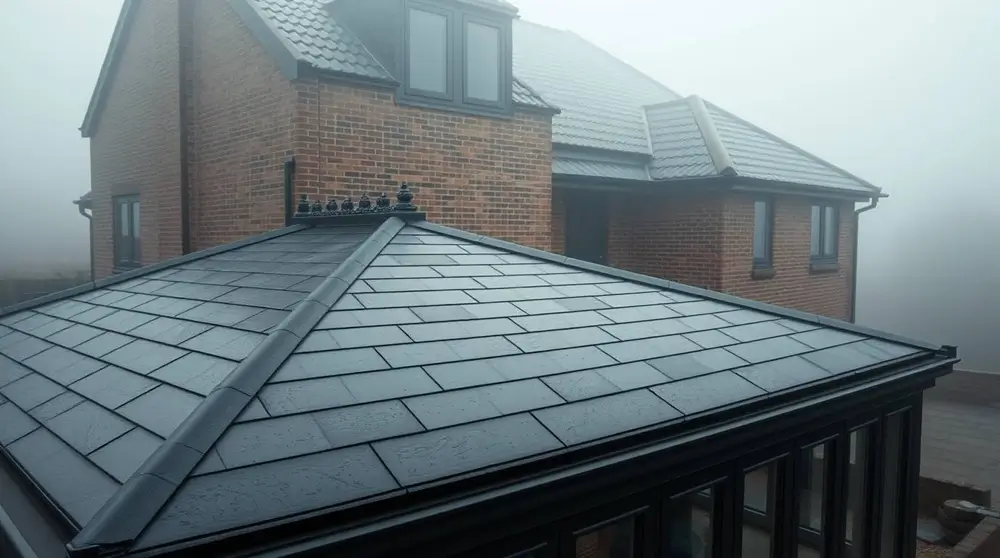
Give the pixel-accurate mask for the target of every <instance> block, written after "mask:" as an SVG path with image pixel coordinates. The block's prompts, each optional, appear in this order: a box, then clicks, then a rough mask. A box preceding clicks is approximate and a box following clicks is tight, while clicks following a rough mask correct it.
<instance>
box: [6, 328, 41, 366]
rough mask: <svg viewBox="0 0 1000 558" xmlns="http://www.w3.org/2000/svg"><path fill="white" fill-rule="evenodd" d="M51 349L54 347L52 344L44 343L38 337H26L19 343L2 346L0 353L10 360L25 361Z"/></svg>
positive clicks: (8, 337) (7, 337)
mask: <svg viewBox="0 0 1000 558" xmlns="http://www.w3.org/2000/svg"><path fill="white" fill-rule="evenodd" d="M12 337H14V334H10V335H8V336H6V337H4V339H10V338H12ZM50 347H52V343H49V342H47V341H42V340H41V339H39V338H37V337H24V338H23V339H19V340H18V341H17V342H13V343H10V344H5V345H4V346H0V353H3V354H4V355H7V356H8V357H9V358H12V359H14V360H25V359H28V358H31V357H33V356H35V355H37V354H38V353H40V352H42V351H44V350H46V349H48V348H50Z"/></svg>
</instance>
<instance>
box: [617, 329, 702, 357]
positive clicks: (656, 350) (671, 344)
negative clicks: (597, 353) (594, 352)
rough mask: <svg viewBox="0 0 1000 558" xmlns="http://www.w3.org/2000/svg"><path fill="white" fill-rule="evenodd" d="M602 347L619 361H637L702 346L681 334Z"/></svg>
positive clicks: (683, 351) (686, 351)
mask: <svg viewBox="0 0 1000 558" xmlns="http://www.w3.org/2000/svg"><path fill="white" fill-rule="evenodd" d="M600 349H601V350H602V351H604V352H605V353H608V354H609V355H611V357H612V358H614V359H615V360H617V361H618V362H635V361H637V360H648V359H652V358H659V357H664V356H670V355H676V354H680V353H688V352H691V351H697V350H700V349H701V347H699V346H698V345H695V344H694V343H693V342H691V341H688V340H687V339H685V338H684V337H683V336H681V335H670V336H666V337H653V338H650V339H639V340H638V341H623V342H621V343H611V344H608V345H601V346H600Z"/></svg>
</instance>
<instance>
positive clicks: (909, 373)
mask: <svg viewBox="0 0 1000 558" xmlns="http://www.w3.org/2000/svg"><path fill="white" fill-rule="evenodd" d="M955 362H957V359H947V360H942V359H936V360H934V361H931V362H926V361H923V362H921V363H918V364H915V365H914V366H909V367H907V368H905V369H903V370H900V371H899V372H898V373H895V374H891V375H887V376H884V377H881V378H876V379H873V380H872V381H869V382H865V383H860V384H853V385H850V386H847V387H846V388H844V389H839V390H837V391H834V392H831V393H827V394H823V395H821V396H819V397H818V398H813V399H808V400H796V401H791V402H789V403H788V404H785V405H781V406H779V407H776V408H771V409H768V410H765V411H763V412H761V413H751V414H742V415H740V416H736V417H734V419H733V420H732V421H725V422H723V423H721V424H715V425H710V426H708V427H707V428H703V429H698V430H696V431H694V432H688V433H686V434H682V435H680V436H669V437H668V438H667V439H661V440H659V441H656V442H653V443H652V444H642V445H640V446H639V447H633V448H630V449H625V450H623V451H620V452H617V453H613V454H611V455H607V456H605V457H601V458H598V459H590V460H587V461H586V462H583V463H577V464H572V465H569V466H567V467H564V468H560V469H558V470H555V471H552V472H549V473H546V474H543V475H541V476H529V477H527V478H523V479H521V480H518V481H515V482H513V483H510V484H503V485H501V486H493V487H488V488H486V489H485V490H483V489H478V490H474V491H471V492H472V493H470V494H467V495H464V496H460V497H458V498H455V499H449V500H446V501H443V502H440V503H435V504H432V505H431V506H428V507H421V508H419V509H416V510H413V511H410V512H406V513H403V514H399V515H393V516H390V517H387V518H386V519H384V520H381V521H380V522H378V523H377V524H375V525H372V524H364V525H360V526H357V527H351V528H348V529H347V530H344V531H339V532H335V533H331V534H321V535H319V536H315V537H313V538H307V539H305V540H302V537H301V536H300V537H298V540H297V541H293V542H292V543H291V544H289V545H287V546H281V547H279V548H270V549H269V550H270V552H269V553H268V554H267V555H268V556H269V557H271V558H281V557H292V556H302V555H306V554H310V555H311V554H312V553H315V552H317V551H319V550H322V549H323V548H325V547H328V546H330V545H331V544H336V543H337V542H340V541H344V540H349V539H352V538H356V537H359V536H366V535H371V534H372V533H373V532H376V531H382V530H386V529H391V528H394V527H401V526H404V525H407V524H414V523H417V522H420V521H424V520H427V519H429V518H434V517H439V516H440V515H442V514H443V513H447V512H455V511H459V510H462V509H467V508H469V507H471V506H475V505H479V504H483V503H486V502H490V501H493V500H495V499H496V498H499V497H506V496H512V495H516V494H518V493H524V492H525V491H528V490H532V489H539V488H543V487H545V486H548V485H553V484H554V483H558V482H561V481H564V480H566V479H569V478H573V477H579V476H581V475H585V474H589V473H595V472H598V471H601V470H608V469H609V468H611V467H616V466H621V465H623V464H625V463H628V462H633V463H636V462H639V460H642V459H649V458H654V457H656V456H657V455H663V454H664V453H665V452H668V451H671V450H673V449H674V448H678V447H681V446H688V445H692V444H696V443H697V442H699V441H701V440H706V439H710V438H712V437H714V436H718V435H719V434H722V433H725V432H726V431H731V430H734V429H737V428H745V427H750V426H753V425H754V424H758V423H761V422H766V421H773V420H780V419H782V418H783V417H785V416H787V415H789V414H791V413H795V412H798V411H801V410H803V409H805V408H807V407H811V406H819V405H822V404H826V403H832V402H836V401H843V400H844V399H847V398H852V399H853V398H855V397H857V395H858V394H860V393H872V392H873V390H877V391H879V392H882V391H884V390H885V389H886V388H887V386H888V385H889V384H896V383H899V382H903V381H927V380H933V379H935V378H937V377H940V376H943V375H946V374H948V373H950V372H951V368H952V367H953V366H954V364H955ZM657 428H659V426H654V427H651V428H648V429H641V430H640V432H645V431H653V430H656V429H657ZM633 434H635V431H633V432H628V433H626V434H624V435H623V436H625V437H627V436H629V435H633ZM604 441H606V439H605V440H601V442H604ZM257 528H260V526H257ZM264 528H266V526H264ZM297 534H298V535H302V533H301V532H299V533H297ZM306 536H308V534H306Z"/></svg>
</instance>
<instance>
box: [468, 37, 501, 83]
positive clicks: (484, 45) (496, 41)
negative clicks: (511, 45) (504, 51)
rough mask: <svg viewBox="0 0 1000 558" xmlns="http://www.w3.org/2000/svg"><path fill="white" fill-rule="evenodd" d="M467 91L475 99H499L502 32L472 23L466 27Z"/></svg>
mask: <svg viewBox="0 0 1000 558" xmlns="http://www.w3.org/2000/svg"><path fill="white" fill-rule="evenodd" d="M465 92H466V95H467V96H468V97H470V98H472V99H482V100H484V101H493V102H496V101H499V100H500V30H499V29H497V28H496V27H490V26H488V25H480V24H478V23H469V24H468V25H466V27H465Z"/></svg>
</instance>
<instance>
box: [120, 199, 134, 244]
mask: <svg viewBox="0 0 1000 558" xmlns="http://www.w3.org/2000/svg"><path fill="white" fill-rule="evenodd" d="M128 221H129V208H128V204H127V203H119V204H118V234H120V235H122V236H125V237H127V236H129V234H130V231H131V230H132V228H131V227H129V223H128Z"/></svg>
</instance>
